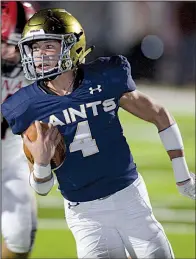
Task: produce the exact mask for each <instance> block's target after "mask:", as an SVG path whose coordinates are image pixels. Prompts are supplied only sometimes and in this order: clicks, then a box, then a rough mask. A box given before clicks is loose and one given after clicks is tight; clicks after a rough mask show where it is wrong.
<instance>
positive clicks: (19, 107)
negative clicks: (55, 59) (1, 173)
mask: <svg viewBox="0 0 196 259" xmlns="http://www.w3.org/2000/svg"><path fill="white" fill-rule="evenodd" d="M81 68H82V70H83V73H84V78H83V81H82V83H81V84H80V86H79V87H78V88H76V89H75V90H74V91H73V92H72V93H71V94H69V95H65V96H58V95H50V94H46V93H45V92H43V91H42V89H40V87H39V86H38V85H37V83H33V84H31V85H30V86H27V87H25V88H22V89H20V90H19V91H18V92H17V93H15V94H14V95H13V96H12V97H10V98H9V99H8V100H7V101H6V102H4V104H2V113H3V116H4V117H5V118H6V120H7V121H8V123H9V125H10V126H11V128H12V131H13V133H14V134H21V133H22V132H24V131H25V130H26V129H27V128H28V127H29V126H30V124H31V123H32V122H34V121H35V120H39V121H43V122H50V123H52V124H53V125H55V126H57V127H58V129H59V131H60V132H61V134H62V135H63V136H64V139H65V145H66V147H67V150H66V159H65V161H64V163H63V165H62V166H61V167H60V168H59V169H57V170H55V173H56V176H57V179H58V182H59V189H60V191H61V193H62V195H63V196H64V197H65V198H66V199H68V200H69V201H73V202H80V201H81V202H82V201H89V200H95V199H98V198H102V197H105V196H107V195H110V194H112V193H115V192H117V191H119V190H121V189H123V188H125V187H127V186H128V185H130V184H131V183H132V182H133V181H134V180H135V179H136V178H137V177H138V173H137V169H136V165H135V163H134V161H133V157H132V154H131V151H130V149H129V146H128V144H127V142H126V139H125V137H124V136H123V130H122V127H121V124H120V121H119V118H118V109H119V99H120V98H121V96H122V95H123V94H124V93H126V92H129V91H134V90H135V89H136V86H135V83H134V81H133V79H132V77H131V68H130V64H129V62H128V61H127V59H126V58H125V57H123V56H113V57H108V58H105V57H103V58H98V59H97V60H95V61H93V62H91V63H88V64H83V65H81Z"/></svg>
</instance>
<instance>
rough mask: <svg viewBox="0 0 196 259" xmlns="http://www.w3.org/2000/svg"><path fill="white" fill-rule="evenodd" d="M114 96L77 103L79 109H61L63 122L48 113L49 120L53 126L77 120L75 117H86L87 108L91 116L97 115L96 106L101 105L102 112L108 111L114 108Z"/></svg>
mask: <svg viewBox="0 0 196 259" xmlns="http://www.w3.org/2000/svg"><path fill="white" fill-rule="evenodd" d="M114 99H115V98H111V99H106V100H104V101H95V102H90V103H86V104H81V105H79V109H78V110H76V109H73V108H68V109H65V110H63V111H62V113H63V117H64V119H65V122H63V121H62V120H60V119H59V118H57V116H55V115H50V117H49V122H50V123H51V124H52V125H53V126H57V125H60V126H64V125H66V124H70V123H73V122H76V121H77V117H76V116H78V117H80V118H83V119H88V115H87V110H89V109H90V110H91V111H92V114H93V116H97V115H99V113H98V106H101V107H102V109H103V111H104V112H110V111H112V110H114V109H115V108H116V103H115V101H114Z"/></svg>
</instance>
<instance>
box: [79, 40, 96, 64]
mask: <svg viewBox="0 0 196 259" xmlns="http://www.w3.org/2000/svg"><path fill="white" fill-rule="evenodd" d="M94 48H95V46H94V45H93V46H91V47H90V48H88V49H87V50H86V51H85V52H84V54H83V55H82V56H81V57H80V58H79V60H78V65H79V64H81V63H82V61H83V59H84V58H85V57H86V56H87V55H88V54H89V53H90V52H92V51H93V50H94Z"/></svg>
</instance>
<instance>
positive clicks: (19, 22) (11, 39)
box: [1, 1, 35, 45]
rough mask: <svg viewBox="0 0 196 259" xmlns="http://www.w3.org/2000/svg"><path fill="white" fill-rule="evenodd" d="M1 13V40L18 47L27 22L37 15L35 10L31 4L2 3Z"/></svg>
mask: <svg viewBox="0 0 196 259" xmlns="http://www.w3.org/2000/svg"><path fill="white" fill-rule="evenodd" d="M1 12H2V15H1V21H2V23H1V24H2V28H1V40H3V41H5V42H7V43H9V44H13V45H17V43H18V41H19V40H20V38H21V34H22V31H23V28H24V26H25V24H26V22H27V20H28V19H30V18H31V16H32V15H33V14H34V13H35V8H34V7H33V6H32V4H31V3H29V2H22V1H2V2H1Z"/></svg>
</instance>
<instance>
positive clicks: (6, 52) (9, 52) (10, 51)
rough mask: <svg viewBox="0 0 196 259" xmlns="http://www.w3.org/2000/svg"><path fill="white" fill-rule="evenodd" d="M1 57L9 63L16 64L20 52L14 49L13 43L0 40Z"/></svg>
mask: <svg viewBox="0 0 196 259" xmlns="http://www.w3.org/2000/svg"><path fill="white" fill-rule="evenodd" d="M1 59H2V60H5V61H7V62H9V63H13V64H17V63H18V62H19V61H20V54H19V52H18V51H16V50H15V45H11V44H7V43H6V42H1Z"/></svg>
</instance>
